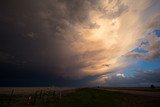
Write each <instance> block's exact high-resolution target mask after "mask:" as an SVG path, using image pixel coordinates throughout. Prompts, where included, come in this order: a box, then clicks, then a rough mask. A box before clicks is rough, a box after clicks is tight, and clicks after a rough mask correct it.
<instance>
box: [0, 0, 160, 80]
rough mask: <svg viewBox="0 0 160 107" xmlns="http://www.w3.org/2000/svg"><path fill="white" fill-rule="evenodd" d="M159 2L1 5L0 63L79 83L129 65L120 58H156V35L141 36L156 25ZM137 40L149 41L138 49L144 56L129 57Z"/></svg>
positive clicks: (72, 0)
mask: <svg viewBox="0 0 160 107" xmlns="http://www.w3.org/2000/svg"><path fill="white" fill-rule="evenodd" d="M137 2H138V3H137ZM158 3H159V1H157V0H153V1H150V0H141V1H137V0H135V1H131V0H34V1H33V0H27V1H25V0H14V1H10V0H5V1H1V2H0V8H1V9H0V13H1V14H0V23H1V24H0V63H1V64H2V65H3V64H9V65H10V64H11V65H15V66H16V68H18V67H20V66H23V67H27V68H31V69H32V68H36V71H37V70H40V69H41V68H43V69H42V70H43V72H46V73H47V74H50V75H53V78H57V77H58V78H61V79H62V80H63V79H64V80H65V79H68V80H70V81H71V80H75V81H76V80H82V81H83V80H85V78H89V77H92V78H94V79H95V77H97V76H101V75H102V76H103V75H104V74H105V73H111V72H113V71H116V70H117V69H120V68H125V67H126V66H128V63H130V62H128V63H126V62H125V61H124V60H123V57H125V58H130V57H138V58H142V59H144V60H152V59H156V58H158V57H159V55H160V53H159V45H160V44H159V43H160V41H159V37H157V36H146V35H145V33H146V32H147V31H148V30H150V29H153V28H158V27H159V24H158V23H159V15H157V13H158V11H157V10H158V9H159V8H158V6H157V8H153V7H154V5H155V4H158ZM151 10H152V11H154V12H150V11H151ZM148 13H152V17H150V14H148ZM147 14H148V15H147ZM144 16H145V18H146V19H144ZM150 35H153V34H150ZM140 40H147V41H149V42H150V45H143V46H142V45H141V47H139V48H142V49H143V50H146V51H148V52H147V53H137V52H131V53H129V52H130V51H131V50H133V49H134V48H136V47H137V44H138V42H139V41H140ZM4 71H5V70H4ZM40 72H41V71H40ZM3 73H4V72H3ZM42 74H43V73H42ZM86 81H88V80H86Z"/></svg>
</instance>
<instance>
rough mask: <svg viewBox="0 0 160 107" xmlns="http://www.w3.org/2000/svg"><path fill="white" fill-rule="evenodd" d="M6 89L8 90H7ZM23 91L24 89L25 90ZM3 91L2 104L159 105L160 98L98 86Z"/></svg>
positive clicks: (29, 106)
mask: <svg viewBox="0 0 160 107" xmlns="http://www.w3.org/2000/svg"><path fill="white" fill-rule="evenodd" d="M3 91H4V90H3ZM22 92H23V91H22ZM22 92H21V93H20V92H18V91H17V92H16V89H14V90H11V89H10V92H9V93H0V107H159V106H160V97H154V96H152V97H149V96H142V95H134V94H128V93H122V92H114V91H107V90H102V89H95V88H81V89H67V90H53V89H47V88H46V89H43V88H42V89H37V90H36V89H34V90H33V89H32V91H31V89H30V90H29V91H28V93H27V92H26V93H25V94H23V93H22Z"/></svg>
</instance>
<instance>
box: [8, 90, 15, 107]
mask: <svg viewBox="0 0 160 107" xmlns="http://www.w3.org/2000/svg"><path fill="white" fill-rule="evenodd" d="M13 93H14V89H12V91H11V95H10V97H9V101H8V104H7V107H9V106H10V103H11V101H12V96H13Z"/></svg>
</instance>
